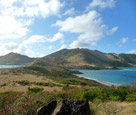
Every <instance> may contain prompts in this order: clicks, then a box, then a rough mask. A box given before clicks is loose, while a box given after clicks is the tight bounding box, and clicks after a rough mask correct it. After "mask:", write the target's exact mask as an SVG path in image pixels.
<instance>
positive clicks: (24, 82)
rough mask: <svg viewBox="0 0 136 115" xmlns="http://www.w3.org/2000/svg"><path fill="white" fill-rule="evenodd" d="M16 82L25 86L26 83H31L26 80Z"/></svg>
mask: <svg viewBox="0 0 136 115" xmlns="http://www.w3.org/2000/svg"><path fill="white" fill-rule="evenodd" d="M16 83H18V84H20V85H22V86H25V85H30V82H29V81H27V80H25V81H16Z"/></svg>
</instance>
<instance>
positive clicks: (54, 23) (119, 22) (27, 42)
mask: <svg viewBox="0 0 136 115" xmlns="http://www.w3.org/2000/svg"><path fill="white" fill-rule="evenodd" d="M135 11H136V1H135V0H0V50H1V51H0V55H5V54H7V53H9V52H16V53H20V54H24V55H27V56H30V57H42V56H45V55H47V54H50V53H52V52H55V51H58V50H60V49H63V48H69V49H71V48H89V49H92V50H94V49H96V50H100V51H102V52H106V53H109V52H113V53H134V54H136V21H135V20H136V13H135Z"/></svg>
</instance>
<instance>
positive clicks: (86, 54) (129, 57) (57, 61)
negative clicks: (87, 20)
mask: <svg viewBox="0 0 136 115" xmlns="http://www.w3.org/2000/svg"><path fill="white" fill-rule="evenodd" d="M31 65H32V66H43V67H46V66H54V67H65V68H85V69H87V68H89V69H103V68H107V69H113V68H116V67H133V66H135V65H136V55H135V54H115V53H103V52H100V51H98V50H89V49H79V48H77V49H63V50H60V51H57V52H55V53H52V54H50V55H47V56H45V57H43V58H40V59H38V60H36V61H34V62H33V63H32V64H31Z"/></svg>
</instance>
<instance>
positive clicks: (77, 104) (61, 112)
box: [37, 100, 90, 115]
mask: <svg viewBox="0 0 136 115" xmlns="http://www.w3.org/2000/svg"><path fill="white" fill-rule="evenodd" d="M37 115H90V108H89V104H88V102H87V101H85V100H77V101H73V100H70V101H68V100H63V101H58V102H57V101H52V102H51V103H49V104H48V105H45V106H43V107H41V108H40V109H38V111H37Z"/></svg>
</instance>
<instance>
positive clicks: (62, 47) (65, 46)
mask: <svg viewBox="0 0 136 115" xmlns="http://www.w3.org/2000/svg"><path fill="white" fill-rule="evenodd" d="M65 48H67V45H66V44H62V45H61V47H60V48H59V49H58V50H62V49H65ZM58 50H57V51H58Z"/></svg>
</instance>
